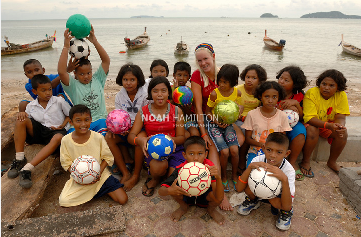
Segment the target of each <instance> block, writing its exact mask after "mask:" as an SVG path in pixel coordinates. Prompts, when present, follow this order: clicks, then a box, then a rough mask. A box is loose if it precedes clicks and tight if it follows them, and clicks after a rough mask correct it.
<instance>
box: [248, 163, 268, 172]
mask: <svg viewBox="0 0 361 237" xmlns="http://www.w3.org/2000/svg"><path fill="white" fill-rule="evenodd" d="M267 165H268V164H267V163H265V162H252V163H251V164H249V166H248V167H249V168H251V170H253V169H257V170H259V171H260V169H259V167H262V168H264V169H265V168H266V167H267Z"/></svg>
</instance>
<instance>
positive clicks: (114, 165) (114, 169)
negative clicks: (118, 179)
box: [109, 164, 121, 175]
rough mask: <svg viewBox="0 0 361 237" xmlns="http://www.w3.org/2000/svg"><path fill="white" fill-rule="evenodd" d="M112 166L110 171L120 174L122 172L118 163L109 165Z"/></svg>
mask: <svg viewBox="0 0 361 237" xmlns="http://www.w3.org/2000/svg"><path fill="white" fill-rule="evenodd" d="M109 167H110V172H111V173H112V174H114V175H120V174H121V172H120V169H118V166H117V165H116V164H113V165H112V166H109Z"/></svg>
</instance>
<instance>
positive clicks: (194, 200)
mask: <svg viewBox="0 0 361 237" xmlns="http://www.w3.org/2000/svg"><path fill="white" fill-rule="evenodd" d="M210 192H212V186H211V187H209V189H208V190H207V191H206V192H205V193H203V194H202V195H200V196H198V197H195V196H192V197H188V196H183V201H184V202H185V203H187V204H188V205H190V206H193V205H197V206H199V207H208V203H209V202H208V200H207V196H208V194H209V193H210Z"/></svg>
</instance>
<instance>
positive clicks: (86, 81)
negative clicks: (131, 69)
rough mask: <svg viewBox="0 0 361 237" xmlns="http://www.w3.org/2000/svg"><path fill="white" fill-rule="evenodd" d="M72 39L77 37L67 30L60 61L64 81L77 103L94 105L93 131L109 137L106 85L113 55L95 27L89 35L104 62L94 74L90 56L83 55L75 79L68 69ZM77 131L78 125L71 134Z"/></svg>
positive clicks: (88, 38)
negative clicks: (97, 34) (102, 42)
mask: <svg viewBox="0 0 361 237" xmlns="http://www.w3.org/2000/svg"><path fill="white" fill-rule="evenodd" d="M72 38H74V37H73V36H72V35H71V32H70V31H69V29H66V30H65V32H64V48H63V51H62V52H61V55H60V58H59V63H58V73H59V76H60V81H61V84H62V86H63V88H64V91H65V92H66V93H67V94H68V95H69V97H70V99H71V100H72V102H73V103H74V105H77V104H84V105H86V106H87V107H88V108H90V110H91V113H92V115H93V121H94V122H92V124H91V125H90V130H92V131H95V132H98V133H101V134H102V135H103V136H105V134H106V132H107V128H106V124H105V118H106V116H107V114H108V113H107V110H106V107H105V98H104V85H105V81H106V79H107V75H108V71H109V65H110V58H109V56H108V54H107V52H106V51H105V50H104V48H103V47H102V46H101V45H100V43H99V42H98V40H97V38H96V37H95V34H94V28H93V26H91V31H90V34H89V36H88V37H86V38H87V40H89V41H90V42H91V43H92V44H93V45H94V46H95V49H96V50H97V51H98V54H99V56H100V59H101V61H102V63H101V65H100V66H99V68H98V69H97V71H96V72H95V73H94V74H93V71H92V65H91V63H90V61H89V60H88V59H87V58H86V57H83V58H80V59H79V63H78V66H77V67H76V68H75V70H74V76H75V78H74V77H73V76H72V75H70V74H69V73H68V72H67V70H66V69H67V60H68V51H69V48H70V40H71V39H72ZM73 131H74V128H71V129H69V131H68V133H70V132H73Z"/></svg>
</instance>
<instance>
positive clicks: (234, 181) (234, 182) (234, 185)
mask: <svg viewBox="0 0 361 237" xmlns="http://www.w3.org/2000/svg"><path fill="white" fill-rule="evenodd" d="M232 181H233V188H234V191H236V192H237V189H236V183H237V181H236V180H232Z"/></svg>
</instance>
